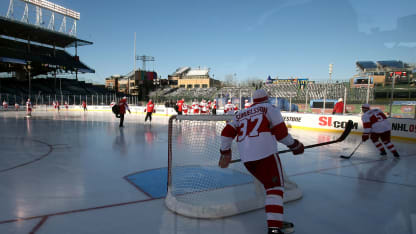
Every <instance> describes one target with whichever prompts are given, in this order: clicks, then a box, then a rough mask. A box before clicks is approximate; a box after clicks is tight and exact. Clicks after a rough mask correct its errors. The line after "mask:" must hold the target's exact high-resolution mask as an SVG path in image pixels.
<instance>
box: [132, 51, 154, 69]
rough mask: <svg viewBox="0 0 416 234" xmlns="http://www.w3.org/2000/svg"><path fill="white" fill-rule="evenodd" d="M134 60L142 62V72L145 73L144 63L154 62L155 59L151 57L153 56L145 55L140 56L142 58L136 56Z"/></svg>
mask: <svg viewBox="0 0 416 234" xmlns="http://www.w3.org/2000/svg"><path fill="white" fill-rule="evenodd" d="M136 60H142V62H143V67H142V70H143V71H146V62H148V61H155V57H153V56H147V55H142V56H136Z"/></svg>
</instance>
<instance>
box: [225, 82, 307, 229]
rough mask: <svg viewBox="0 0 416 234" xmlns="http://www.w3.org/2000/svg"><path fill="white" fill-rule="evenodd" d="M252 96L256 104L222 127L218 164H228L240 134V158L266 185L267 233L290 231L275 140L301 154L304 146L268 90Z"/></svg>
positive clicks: (238, 143) (259, 91)
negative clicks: (289, 129) (297, 138)
mask: <svg viewBox="0 0 416 234" xmlns="http://www.w3.org/2000/svg"><path fill="white" fill-rule="evenodd" d="M253 98H254V100H253V105H252V106H251V107H249V108H247V109H244V110H240V111H239V112H238V113H237V114H236V115H235V116H234V118H233V120H232V121H230V122H228V123H227V125H226V126H225V127H224V129H223V130H222V133H221V149H220V153H221V158H220V160H219V166H220V167H221V168H226V167H228V165H229V163H230V160H231V144H232V142H233V139H234V138H235V137H237V138H236V141H237V146H238V151H239V153H240V157H241V161H242V162H243V163H244V166H245V167H246V168H247V170H248V171H249V172H250V173H251V174H252V175H253V176H254V177H256V178H257V179H258V180H259V181H260V182H261V183H262V184H263V186H264V188H265V189H266V204H265V205H266V214H267V226H268V233H269V234H282V233H291V232H293V229H294V225H293V224H292V223H289V222H284V221H283V194H284V178H283V170H282V164H281V162H280V158H279V155H278V154H277V142H276V140H277V141H279V142H281V143H283V144H285V145H286V146H288V147H289V149H291V150H292V152H293V154H302V153H303V151H304V146H303V144H302V143H300V142H299V141H298V140H296V139H293V138H292V136H291V135H290V134H289V133H288V129H287V127H286V124H285V122H284V120H283V117H282V114H281V113H280V110H279V109H278V108H277V107H275V106H273V105H271V104H270V103H269V102H268V99H269V98H268V95H267V93H266V91H265V90H263V89H260V90H256V91H255V92H254V94H253Z"/></svg>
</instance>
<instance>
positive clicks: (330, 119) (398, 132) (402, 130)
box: [37, 106, 416, 141]
mask: <svg viewBox="0 0 416 234" xmlns="http://www.w3.org/2000/svg"><path fill="white" fill-rule="evenodd" d="M37 109H38V110H46V111H53V110H54V108H53V107H46V106H40V107H38V108H37ZM62 109H63V108H61V110H62ZM145 109H146V107H144V106H130V110H131V111H132V113H136V114H143V115H144V114H146V112H145ZM81 110H82V107H81V106H69V111H81ZM88 111H109V112H111V107H110V106H88ZM155 111H156V112H155V113H154V115H155V116H171V115H175V114H176V111H175V110H174V109H173V108H166V107H164V106H156V108H155ZM217 114H223V110H217ZM282 115H283V117H284V119H285V122H286V124H287V125H288V127H290V128H300V129H306V130H314V131H339V132H341V131H343V129H344V128H345V125H346V123H347V122H348V120H352V121H353V122H354V128H353V131H352V133H360V132H363V125H362V121H361V116H360V115H320V114H308V113H293V112H282ZM388 120H389V121H390V123H391V125H392V132H391V133H392V137H393V138H400V139H405V140H411V141H416V119H404V118H388Z"/></svg>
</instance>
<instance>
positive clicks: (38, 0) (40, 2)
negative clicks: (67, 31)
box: [22, 0, 80, 20]
mask: <svg viewBox="0 0 416 234" xmlns="http://www.w3.org/2000/svg"><path fill="white" fill-rule="evenodd" d="M22 1H23V2H26V3H30V4H33V5H35V6H39V7H42V8H45V9H47V10H50V11H53V12H56V13H59V14H62V15H64V16H68V17H71V18H73V19H75V20H79V19H80V13H79V12H76V11H73V10H71V9H68V8H65V7H63V6H60V5H58V4H55V3H52V2H49V1H46V0H22Z"/></svg>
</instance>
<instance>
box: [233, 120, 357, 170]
mask: <svg viewBox="0 0 416 234" xmlns="http://www.w3.org/2000/svg"><path fill="white" fill-rule="evenodd" d="M353 127H354V122H352V120H348V123H347V125H346V126H345V130H344V132H343V133H342V134H341V136H340V137H338V139H336V140H334V141H327V142H322V143H318V144H313V145H307V146H305V147H304V148H305V149H309V148H314V147H318V146H323V145H330V144H334V143H338V142H341V141H343V140H345V138H347V136H348V135H349V134H350V132H351V130H352V128H353ZM287 152H292V151H291V150H290V149H287V150H281V151H278V152H277V153H278V154H283V153H287ZM240 161H241V159H234V160H231V161H230V163H236V162H240Z"/></svg>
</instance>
